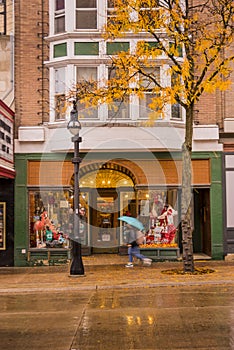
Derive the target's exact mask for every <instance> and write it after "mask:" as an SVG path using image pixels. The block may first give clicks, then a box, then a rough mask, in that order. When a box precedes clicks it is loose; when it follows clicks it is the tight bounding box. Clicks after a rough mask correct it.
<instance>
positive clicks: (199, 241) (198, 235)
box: [193, 189, 211, 256]
mask: <svg viewBox="0 0 234 350" xmlns="http://www.w3.org/2000/svg"><path fill="white" fill-rule="evenodd" d="M209 194H210V191H209V189H195V191H194V233H193V248H194V253H203V254H206V255H208V256H211V228H210V196H209Z"/></svg>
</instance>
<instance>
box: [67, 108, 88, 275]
mask: <svg viewBox="0 0 234 350" xmlns="http://www.w3.org/2000/svg"><path fill="white" fill-rule="evenodd" d="M67 128H68V130H69V131H70V132H71V134H73V135H74V136H73V137H72V142H74V158H73V159H72V163H73V164H74V208H73V210H74V214H73V215H74V222H73V237H72V239H71V241H72V248H71V252H72V261H71V266H70V276H71V277H72V276H84V265H83V261H82V255H81V243H80V241H79V240H80V216H79V192H80V191H79V190H80V188H79V168H80V163H81V161H82V160H81V158H80V157H79V151H80V150H79V144H80V142H82V138H81V137H80V136H79V132H80V130H81V124H80V122H79V120H78V112H77V106H76V101H73V109H72V110H71V112H70V121H69V123H68V125H67Z"/></svg>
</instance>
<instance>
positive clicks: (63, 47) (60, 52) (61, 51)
mask: <svg viewBox="0 0 234 350" xmlns="http://www.w3.org/2000/svg"><path fill="white" fill-rule="evenodd" d="M63 56H67V43H63V44H58V45H54V57H55V58H56V57H63Z"/></svg>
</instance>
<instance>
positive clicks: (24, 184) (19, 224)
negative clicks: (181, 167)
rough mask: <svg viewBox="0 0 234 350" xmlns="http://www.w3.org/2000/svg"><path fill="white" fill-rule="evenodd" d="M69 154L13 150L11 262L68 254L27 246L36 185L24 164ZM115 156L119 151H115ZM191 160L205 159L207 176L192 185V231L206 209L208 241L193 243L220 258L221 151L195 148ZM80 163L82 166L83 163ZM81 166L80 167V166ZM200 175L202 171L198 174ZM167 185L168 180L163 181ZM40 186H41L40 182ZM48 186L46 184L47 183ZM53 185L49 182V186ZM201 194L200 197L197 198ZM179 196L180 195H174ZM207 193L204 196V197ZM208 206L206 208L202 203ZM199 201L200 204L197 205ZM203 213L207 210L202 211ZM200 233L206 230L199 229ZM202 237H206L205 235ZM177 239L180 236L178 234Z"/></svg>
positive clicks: (104, 156) (59, 159)
mask: <svg viewBox="0 0 234 350" xmlns="http://www.w3.org/2000/svg"><path fill="white" fill-rule="evenodd" d="M155 155H156V156H157V159H159V158H160V159H164V160H170V161H172V160H171V155H169V154H167V153H155ZM72 156H73V155H72V154H66V155H64V154H43V155H42V154H16V155H15V167H16V178H15V220H14V221H15V230H14V231H15V238H14V247H15V248H14V249H15V251H14V264H15V266H30V264H31V260H30V259H31V257H32V253H33V254H34V255H33V256H34V261H37V262H40V261H43V260H45V259H49V260H50V261H51V263H53V262H54V261H61V262H63V261H66V259H67V258H69V249H60V250H57V249H54V250H53V249H51V250H50V249H41V250H39V249H38V250H35V249H30V246H29V189H36V186H28V170H27V169H28V164H29V162H32V161H37V162H38V161H42V162H44V161H47V162H54V161H57V162H61V164H62V163H63V162H65V161H69V162H71V159H72ZM83 156H85V155H83ZM96 157H97V158H98V159H99V160H100V159H103V160H105V159H110V158H111V159H114V158H115V154H114V153H111V155H110V154H107V153H106V154H104V153H103V154H102V153H100V154H98V155H97V154H96ZM118 157H119V153H118ZM128 157H129V154H128V153H123V154H122V159H128ZM131 157H132V159H134V158H135V159H139V158H140V157H142V153H141V154H140V153H135V154H132V155H131ZM174 158H175V159H178V158H179V154H178V155H176V154H175V155H174ZM193 160H207V161H208V162H209V176H210V183H209V184H202V180H201V181H200V182H201V183H200V184H199V185H194V192H195V197H196V199H195V202H196V203H195V216H194V227H195V233H194V236H195V235H200V230H204V227H202V225H201V222H199V220H200V216H201V210H203V211H207V210H208V211H209V218H207V217H206V222H207V227H209V230H210V235H208V237H209V238H208V240H209V242H204V238H203V242H202V241H201V240H200V241H199V240H198V241H196V239H195V242H194V244H195V245H196V246H197V249H198V250H199V249H201V246H202V245H207V247H208V246H209V247H208V248H207V249H208V251H209V250H210V256H211V257H212V259H223V257H224V249H223V214H224V213H223V183H222V153H218V152H199V153H194V154H193ZM82 166H85V164H84V165H83V164H82ZM82 166H81V169H82ZM199 176H200V178H201V179H202V174H200V175H199ZM154 186H155V184H154ZM167 186H169V187H170V184H167ZM40 187H41V188H42V187H43V186H40ZM47 187H48V186H47ZM52 187H53V186H52ZM173 188H177V190H178V193H180V186H179V184H177V185H174V187H173ZM201 195H202V196H203V197H204V199H201ZM178 197H180V195H179V196H178ZM207 197H208V198H207ZM206 204H207V206H209V208H208V209H207V210H206V208H205V205H206ZM200 205H202V208H201V207H200ZM206 214H207V212H206ZM203 234H204V237H205V236H206V232H203ZM205 239H206V238H205ZM180 241H181V237H180Z"/></svg>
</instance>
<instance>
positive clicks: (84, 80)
mask: <svg viewBox="0 0 234 350" xmlns="http://www.w3.org/2000/svg"><path fill="white" fill-rule="evenodd" d="M76 80H77V84H78V85H79V84H81V85H82V84H84V85H89V84H90V85H92V84H93V83H94V84H95V82H96V81H97V67H77V68H76ZM77 108H78V113H79V117H80V118H81V119H97V118H98V108H97V107H90V108H87V107H86V105H85V104H84V103H81V102H80V101H78V103H77Z"/></svg>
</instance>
